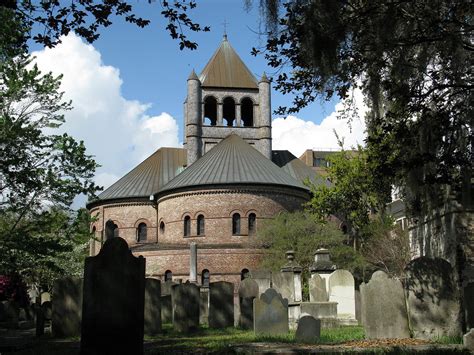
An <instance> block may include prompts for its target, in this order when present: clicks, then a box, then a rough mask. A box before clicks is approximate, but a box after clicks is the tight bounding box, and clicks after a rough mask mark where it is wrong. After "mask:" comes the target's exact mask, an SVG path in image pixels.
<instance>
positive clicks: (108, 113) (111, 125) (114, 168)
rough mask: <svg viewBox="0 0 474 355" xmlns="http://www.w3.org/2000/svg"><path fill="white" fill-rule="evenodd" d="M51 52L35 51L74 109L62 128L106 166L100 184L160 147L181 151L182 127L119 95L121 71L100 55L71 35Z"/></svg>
mask: <svg viewBox="0 0 474 355" xmlns="http://www.w3.org/2000/svg"><path fill="white" fill-rule="evenodd" d="M61 41H62V43H61V44H59V45H58V46H56V47H55V48H53V49H48V48H47V49H44V50H41V51H39V52H34V53H33V55H34V56H36V62H37V64H38V67H39V68H40V69H41V71H43V72H49V71H52V72H53V73H54V74H63V78H62V83H61V90H63V91H64V92H65V99H67V100H72V102H73V107H74V109H73V110H71V111H69V112H67V113H66V123H65V124H64V125H63V126H62V128H61V129H62V130H64V131H66V132H68V133H69V134H70V135H72V136H73V137H75V138H76V139H78V140H83V141H84V142H85V145H86V147H87V150H88V152H89V154H92V155H94V156H95V159H96V161H97V162H98V163H99V164H100V165H101V166H102V167H101V168H99V169H98V171H97V176H96V182H97V183H98V184H100V185H103V186H104V187H107V186H109V185H110V184H112V183H113V182H114V181H116V180H117V179H118V178H119V177H121V176H123V175H124V174H125V173H126V172H127V171H128V170H130V169H131V168H133V167H134V166H135V165H136V164H138V163H139V162H140V161H142V160H143V159H144V158H146V157H147V156H148V155H150V154H151V153H152V152H154V151H155V150H156V149H158V148H159V147H163V146H168V147H178V146H180V143H179V140H178V124H177V122H176V120H175V119H174V118H173V117H171V116H170V115H169V114H168V113H166V112H163V113H161V114H160V115H158V116H149V115H147V114H146V112H147V110H148V109H149V108H150V105H149V104H145V103H141V102H139V101H136V100H128V99H126V98H124V97H123V96H122V94H121V86H122V80H121V78H120V71H119V70H118V69H117V68H114V67H112V66H108V65H104V63H102V60H101V55H100V53H99V52H98V51H97V50H96V49H95V48H94V47H93V46H92V45H88V44H85V43H84V42H83V41H82V40H81V39H80V38H79V37H77V36H75V35H74V34H71V35H69V36H67V37H62V38H61Z"/></svg>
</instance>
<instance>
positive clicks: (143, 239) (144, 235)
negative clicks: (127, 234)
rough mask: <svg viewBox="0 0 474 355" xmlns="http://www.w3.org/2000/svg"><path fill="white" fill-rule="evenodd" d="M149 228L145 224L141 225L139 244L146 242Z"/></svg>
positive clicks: (138, 236) (138, 230)
mask: <svg viewBox="0 0 474 355" xmlns="http://www.w3.org/2000/svg"><path fill="white" fill-rule="evenodd" d="M146 238H147V227H146V224H145V223H143V222H142V223H140V224H139V225H138V227H137V242H146Z"/></svg>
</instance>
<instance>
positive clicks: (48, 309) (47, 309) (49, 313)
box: [41, 301, 53, 320]
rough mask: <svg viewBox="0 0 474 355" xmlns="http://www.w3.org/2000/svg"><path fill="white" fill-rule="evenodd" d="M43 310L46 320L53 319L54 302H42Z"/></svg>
mask: <svg viewBox="0 0 474 355" xmlns="http://www.w3.org/2000/svg"><path fill="white" fill-rule="evenodd" d="M41 310H42V312H43V317H44V319H45V320H51V318H52V317H53V304H52V303H51V301H45V302H43V303H42V304H41Z"/></svg>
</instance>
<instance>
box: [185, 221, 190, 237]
mask: <svg viewBox="0 0 474 355" xmlns="http://www.w3.org/2000/svg"><path fill="white" fill-rule="evenodd" d="M190 235H191V217H189V216H186V217H184V236H185V237H189V236H190Z"/></svg>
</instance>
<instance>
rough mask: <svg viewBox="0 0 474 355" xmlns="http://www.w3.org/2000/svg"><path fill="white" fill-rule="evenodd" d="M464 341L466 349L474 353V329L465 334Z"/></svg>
mask: <svg viewBox="0 0 474 355" xmlns="http://www.w3.org/2000/svg"><path fill="white" fill-rule="evenodd" d="M462 340H463V341H462V342H463V344H464V347H465V348H466V349H468V350H470V351H471V352H474V328H472V329H471V330H470V331H469V332H467V333H466V334H464V336H463V337H462Z"/></svg>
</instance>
